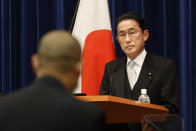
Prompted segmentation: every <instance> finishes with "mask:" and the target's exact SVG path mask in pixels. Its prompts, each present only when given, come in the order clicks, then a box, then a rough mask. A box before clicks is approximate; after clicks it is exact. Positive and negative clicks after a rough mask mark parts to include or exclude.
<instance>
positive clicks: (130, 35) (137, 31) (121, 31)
mask: <svg viewBox="0 0 196 131" xmlns="http://www.w3.org/2000/svg"><path fill="white" fill-rule="evenodd" d="M148 36H149V32H148V30H144V32H142V29H141V28H140V27H139V24H138V23H137V22H136V21H135V20H133V19H126V20H123V21H121V22H120V23H119V24H118V26H117V40H118V42H119V43H120V46H121V49H122V50H123V52H124V53H125V54H126V55H127V56H128V57H129V58H131V59H134V58H135V57H137V56H138V55H139V54H140V53H141V51H142V50H143V49H144V43H145V41H146V40H147V39H148Z"/></svg>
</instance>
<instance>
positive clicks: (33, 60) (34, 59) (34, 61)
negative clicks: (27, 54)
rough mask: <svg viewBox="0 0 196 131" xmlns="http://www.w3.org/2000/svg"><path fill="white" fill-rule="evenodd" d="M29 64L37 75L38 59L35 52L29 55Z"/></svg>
mask: <svg viewBox="0 0 196 131" xmlns="http://www.w3.org/2000/svg"><path fill="white" fill-rule="evenodd" d="M31 66H32V69H33V72H34V73H35V75H37V72H38V67H39V61H38V56H37V54H33V55H32V56H31Z"/></svg>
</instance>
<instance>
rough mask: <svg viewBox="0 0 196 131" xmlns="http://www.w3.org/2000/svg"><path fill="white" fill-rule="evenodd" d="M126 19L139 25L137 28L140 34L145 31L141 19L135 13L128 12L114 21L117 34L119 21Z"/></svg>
mask: <svg viewBox="0 0 196 131" xmlns="http://www.w3.org/2000/svg"><path fill="white" fill-rule="evenodd" d="M127 19H133V20H135V21H136V22H137V23H138V24H139V27H140V28H141V30H142V32H143V31H144V30H145V24H144V19H142V17H141V16H140V15H139V14H137V13H135V12H128V13H126V14H123V15H122V16H120V17H119V18H118V19H117V20H116V32H117V27H118V25H119V23H120V22H121V21H123V20H127ZM117 33H118V32H117Z"/></svg>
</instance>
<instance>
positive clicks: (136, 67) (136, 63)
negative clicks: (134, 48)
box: [127, 49, 147, 90]
mask: <svg viewBox="0 0 196 131" xmlns="http://www.w3.org/2000/svg"><path fill="white" fill-rule="evenodd" d="M146 54H147V53H146V50H145V49H144V50H143V51H142V52H141V53H140V54H139V55H138V56H137V57H136V58H135V59H134V60H131V59H130V58H128V57H127V75H128V79H129V83H130V86H131V89H132V90H133V87H134V85H135V83H136V81H137V79H138V77H139V74H140V71H141V68H142V65H143V63H144V59H145V57H146ZM132 61H134V65H133V68H134V70H135V74H136V78H135V80H134V81H135V82H134V83H133V82H131V80H130V78H131V77H132V76H133V75H131V73H130V68H131V67H130V66H131V65H130V63H131V62H132Z"/></svg>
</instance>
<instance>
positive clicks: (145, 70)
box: [100, 12, 179, 117]
mask: <svg viewBox="0 0 196 131" xmlns="http://www.w3.org/2000/svg"><path fill="white" fill-rule="evenodd" d="M116 30H117V40H118V42H119V43H120V46H121V49H122V50H123V52H124V53H125V54H126V56H124V57H121V58H119V59H116V60H114V61H111V62H109V63H107V64H106V66H105V72H104V76H103V79H102V83H101V87H100V94H101V95H104V94H110V95H113V96H118V97H123V98H128V99H132V100H138V97H139V96H140V94H141V89H147V94H148V95H149V97H150V103H152V104H157V105H162V106H164V107H166V108H167V109H169V110H170V112H171V113H178V107H179V102H178V101H179V94H178V93H179V91H178V90H179V89H178V82H177V77H176V67H175V64H174V62H173V61H172V60H170V59H167V58H163V57H161V56H156V55H153V54H151V53H149V52H146V50H145V48H144V45H145V41H147V39H148V37H149V31H148V30H147V29H145V25H144V20H143V19H142V18H141V16H139V15H138V14H136V13H133V12H130V13H127V14H124V15H122V16H120V17H119V18H118V20H117V23H116ZM130 117H131V116H130Z"/></svg>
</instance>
